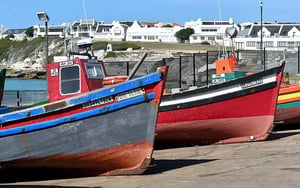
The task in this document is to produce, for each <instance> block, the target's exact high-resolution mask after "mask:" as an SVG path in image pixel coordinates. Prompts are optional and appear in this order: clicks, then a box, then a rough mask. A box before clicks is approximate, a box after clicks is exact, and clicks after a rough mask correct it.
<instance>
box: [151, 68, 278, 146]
mask: <svg viewBox="0 0 300 188" xmlns="http://www.w3.org/2000/svg"><path fill="white" fill-rule="evenodd" d="M281 75H282V73H278V74H277V76H276V78H275V80H274V81H275V85H274V87H272V88H265V89H262V90H261V91H256V89H254V88H253V90H252V91H250V92H249V91H248V93H247V92H246V91H243V90H240V91H238V92H239V93H237V95H239V96H238V97H236V96H234V95H232V96H230V97H228V96H227V97H226V95H225V94H221V95H220V97H221V98H222V97H223V98H222V99H220V100H218V101H217V100H216V99H215V98H216V97H208V98H205V99H204V103H205V104H201V102H198V103H199V105H196V103H197V101H196V102H189V103H191V105H194V106H192V107H181V105H184V104H185V103H184V102H183V103H181V104H178V108H179V109H176V107H174V106H175V105H176V100H175V99H172V98H171V97H169V98H170V99H166V100H165V101H167V102H165V104H164V105H165V106H167V105H168V103H173V107H172V109H171V107H169V108H167V107H165V109H163V110H161V111H160V112H159V115H158V125H157V131H156V133H157V134H156V137H155V139H156V142H157V145H171V146H184V145H202V144H212V143H233V142H246V141H259V140H265V139H266V138H267V137H268V136H269V134H270V133H271V131H272V129H273V122H274V114H275V110H276V102H277V97H278V92H279V85H280V84H278V83H280V81H281ZM235 82H237V80H236V81H235ZM232 83H234V82H232ZM262 83H265V81H263V82H262ZM228 85H230V83H227V86H226V87H225V86H222V85H219V88H218V90H217V89H212V88H207V90H209V95H210V94H213V93H216V92H218V91H220V90H221V91H223V90H226V89H227V88H228V87H229V86H228ZM232 85H234V84H232ZM197 92H198V96H197V97H199V98H204V96H205V95H208V94H202V93H205V92H202V91H201V90H199V91H197ZM206 92H207V91H206ZM194 93H196V92H194ZM207 93H208V92H207ZM180 95H181V96H180ZM195 95H196V94H194V97H189V94H187V93H186V94H177V98H179V99H177V100H178V101H179V100H185V98H196V97H195ZM178 96H180V97H181V98H180V97H178ZM173 98H176V96H174V97H173ZM168 100H169V101H175V102H169V101H168ZM186 100H188V99H186ZM190 100H192V99H190ZM214 100H215V101H214ZM202 101H203V99H202ZM177 103H179V102H177ZM193 103H194V104H193ZM174 104H175V105H174Z"/></svg>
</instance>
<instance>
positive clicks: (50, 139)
mask: <svg viewBox="0 0 300 188" xmlns="http://www.w3.org/2000/svg"><path fill="white" fill-rule="evenodd" d="M155 108H156V107H155V105H154V104H153V103H142V104H140V105H135V106H131V107H128V108H124V109H122V110H119V111H116V112H114V113H107V114H104V115H103V116H95V117H90V118H87V119H84V120H82V121H78V122H72V123H66V124H62V125H60V126H55V127H51V128H48V129H43V130H39V131H34V132H29V133H27V134H18V135H15V136H8V137H5V138H2V139H1V142H0V148H5V147H6V149H5V150H2V152H1V158H0V160H1V161H7V160H9V162H2V163H1V166H2V167H3V168H12V167H13V168H19V167H22V168H25V167H26V168H29V167H30V168H32V167H34V168H36V167H39V168H74V169H81V171H82V172H87V173H90V172H95V173H97V174H94V175H99V174H103V173H106V174H120V173H121V174H122V173H123V172H121V171H120V170H119V171H114V169H123V170H124V173H125V174H128V173H131V172H130V171H132V173H133V172H136V171H141V170H140V169H139V168H141V169H146V167H145V166H143V165H148V163H146V164H144V163H145V162H149V161H150V159H151V154H152V148H153V139H154V132H155V124H156V117H157V116H156V115H155V114H154V113H155V111H157V109H155ZM145 109H146V110H147V111H145ZM142 111H143V112H145V113H143V114H141V113H140V112H142ZM116 117H118V118H116ZM128 130H130V131H128ZM125 135H126V136H125ZM20 143H22V144H20ZM7 146H11V147H7ZM133 151H134V152H133ZM117 172H119V173H117Z"/></svg>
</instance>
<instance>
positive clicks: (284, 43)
mask: <svg viewBox="0 0 300 188" xmlns="http://www.w3.org/2000/svg"><path fill="white" fill-rule="evenodd" d="M277 46H278V47H286V41H278V42H277Z"/></svg>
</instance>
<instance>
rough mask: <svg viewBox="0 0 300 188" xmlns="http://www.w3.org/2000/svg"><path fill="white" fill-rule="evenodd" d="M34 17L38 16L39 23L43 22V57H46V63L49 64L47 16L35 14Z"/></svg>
mask: <svg viewBox="0 0 300 188" xmlns="http://www.w3.org/2000/svg"><path fill="white" fill-rule="evenodd" d="M36 15H37V16H38V18H39V20H40V22H45V31H46V36H45V38H46V42H45V56H46V62H47V63H48V62H49V58H48V21H49V20H50V18H49V16H48V15H47V13H46V12H37V13H36Z"/></svg>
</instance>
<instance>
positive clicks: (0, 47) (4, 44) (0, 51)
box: [0, 37, 45, 61]
mask: <svg viewBox="0 0 300 188" xmlns="http://www.w3.org/2000/svg"><path fill="white" fill-rule="evenodd" d="M44 41H45V39H44V38H42V37H39V38H35V39H33V40H22V41H13V40H10V39H9V38H8V37H7V38H3V39H0V61H2V60H3V59H7V58H8V57H9V50H10V48H14V50H18V49H21V48H26V50H25V51H24V53H23V54H22V55H23V57H24V58H26V57H28V55H29V54H30V53H31V52H32V51H34V49H35V48H36V47H37V46H38V45H40V43H41V42H44Z"/></svg>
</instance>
